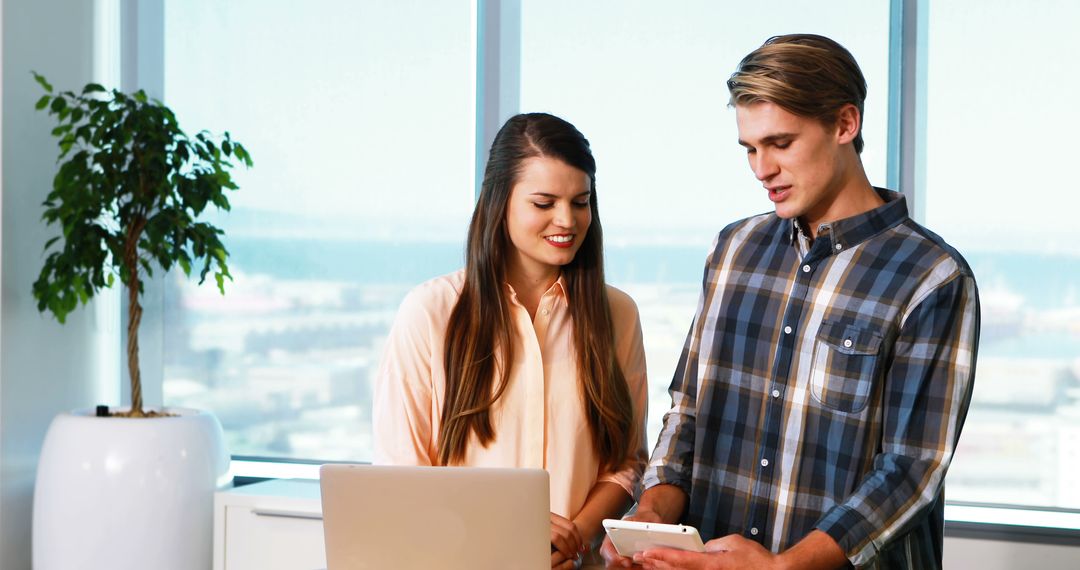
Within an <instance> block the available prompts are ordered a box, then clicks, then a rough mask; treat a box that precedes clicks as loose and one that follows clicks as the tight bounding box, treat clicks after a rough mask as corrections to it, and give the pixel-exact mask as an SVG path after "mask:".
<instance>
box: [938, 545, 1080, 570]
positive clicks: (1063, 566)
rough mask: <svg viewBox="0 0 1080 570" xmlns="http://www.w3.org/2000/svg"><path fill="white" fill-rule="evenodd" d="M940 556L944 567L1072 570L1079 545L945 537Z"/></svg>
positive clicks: (1079, 564) (1079, 560) (1079, 558)
mask: <svg viewBox="0 0 1080 570" xmlns="http://www.w3.org/2000/svg"><path fill="white" fill-rule="evenodd" d="M944 558H945V559H944V560H943V565H944V567H945V568H950V569H951V568H957V569H964V568H977V569H978V570H1016V569H1017V568H1020V569H1023V568H1038V569H1039V570H1076V569H1077V568H1080V546H1059V545H1052V544H1031V543H1026V542H1004V541H998V540H976V539H970V538H946V539H945V552H944Z"/></svg>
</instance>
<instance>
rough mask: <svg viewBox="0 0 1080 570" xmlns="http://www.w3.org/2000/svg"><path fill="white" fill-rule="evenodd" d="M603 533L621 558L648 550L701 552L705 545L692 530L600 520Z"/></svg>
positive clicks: (688, 527)
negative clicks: (666, 549) (605, 532)
mask: <svg viewBox="0 0 1080 570" xmlns="http://www.w3.org/2000/svg"><path fill="white" fill-rule="evenodd" d="M604 530H606V531H607V535H608V536H609V537H611V543H612V544H614V545H615V550H617V551H618V552H619V554H620V555H622V556H633V555H634V553H635V552H641V551H642V550H649V549H650V548H677V549H679V550H689V551H691V552H705V545H704V544H702V542H701V537H700V536H699V535H698V531H697V529H696V528H694V527H692V526H684V525H681V524H662V523H651V522H639V521H624V520H619V519H604Z"/></svg>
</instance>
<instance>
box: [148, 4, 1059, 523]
mask: <svg viewBox="0 0 1080 570" xmlns="http://www.w3.org/2000/svg"><path fill="white" fill-rule="evenodd" d="M508 4H512V5H515V8H516V7H517V6H516V4H517V3H515V2H510V3H508ZM926 4H927V3H925V2H918V3H916V4H911V3H907V2H901V1H900V0H893V1H888V0H875V1H871V2H867V1H860V0H845V1H840V2H833V3H830V4H829V5H828V7H827V9H826V8H823V7H822V5H820V4H814V3H806V2H800V1H797V0H784V1H775V0H774V1H769V2H765V3H759V4H755V5H753V6H751V5H746V6H733V5H719V4H717V3H714V2H706V1H700V0H699V1H689V2H682V3H679V4H678V5H677V6H671V5H661V4H659V3H655V2H624V1H616V0H596V1H592V2H585V3H582V2H573V1H571V0H552V1H547V2H540V1H533V0H523V1H522V2H520V6H519V7H520V22H519V23H520V27H519V28H518V27H517V25H516V23H515V24H514V25H508V28H513V29H512V30H500V31H502V32H509V33H508V34H504V35H503V36H502V37H500V38H499V40H498V41H499V42H507V41H509V42H510V44H508V45H507V46H506V51H505V52H500V53H498V54H496V55H498V56H505V55H506V54H511V56H510V57H509V58H508V59H509V61H508V62H507V61H502V58H499V59H500V61H499V63H498V65H499V66H506V65H509V66H511V67H512V68H513V69H512V73H507V74H506V75H505V76H503V77H501V79H503V80H505V79H506V78H507V77H510V78H512V81H514V82H516V83H515V84H514V87H515V88H516V89H517V91H515V92H514V93H513V95H512V96H511V97H508V98H505V99H503V100H498V98H493V99H492V101H494V102H491V101H487V100H486V99H485V100H484V101H483V105H484V108H485V109H487V106H488V105H494V106H498V105H505V104H507V103H506V101H507V100H509V101H512V106H513V107H514V108H511V109H502V108H500V109H499V111H500V112H501V113H502V114H503V116H502V117H500V118H505V116H508V115H509V114H510V113H513V112H517V111H518V110H521V111H547V112H551V113H554V114H557V115H559V116H562V117H564V118H566V119H567V120H569V121H571V122H573V123H574V124H575V125H577V126H578V127H579V128H580V129H581V130H582V132H583V133H585V135H586V136H587V137H588V138H589V140H590V141H591V142H592V145H593V149H594V153H595V155H596V159H597V163H598V173H597V183H598V188H599V191H598V194H599V200H600V202H601V205H602V208H601V210H602V217H603V221H604V226H605V234H606V235H605V237H606V245H607V250H606V254H607V262H608V266H607V271H608V277H609V280H610V281H611V282H612V283H613V284H614V285H616V286H618V287H620V288H622V289H624V290H626V291H627V292H628V293H630V294H631V295H632V296H633V297H634V298H635V300H636V301H637V302H638V305H639V308H640V310H641V315H642V324H643V328H644V334H645V345H646V350H647V358H648V362H649V378H650V423H649V438H650V441H651V440H653V439H654V438H655V436H656V433H657V431H658V429H659V424H660V418H661V416H662V414H663V412H664V411H666V409H667V407H668V405H669V399H668V395H667V392H666V390H667V386H668V383H669V381H670V378H671V374H672V372H673V371H674V369H675V363H676V360H677V358H678V356H679V352H680V350H681V347H682V342H683V339H684V337H685V334H686V331H687V328H688V327H689V323H690V319H691V318H692V316H693V313H694V309H695V305H696V302H697V295H698V292H699V287H700V279H701V270H702V266H703V262H704V259H705V256H706V254H707V253H708V250H709V246H710V244H711V242H712V239H713V237H714V236H715V234H716V232H717V231H718V230H719V229H720V228H722V227H723V226H724V225H726V224H727V223H729V222H731V221H734V220H736V219H739V218H742V217H745V216H748V215H752V214H756V213H759V212H764V211H768V210H769V209H771V206H770V204H769V203H768V202H767V201H766V200H765V198H764V196H762V194H761V190H760V185H759V183H758V182H757V181H756V180H755V179H754V178H753V176H752V174H751V172H750V170H749V168H748V167H747V165H746V162H745V158H744V155H743V153H742V152H741V150H740V149H739V148H738V147H737V145H736V142H735V141H736V138H737V137H736V129H735V122H734V113H733V111H732V110H730V109H728V108H727V106H726V103H727V97H728V95H727V90H726V88H725V86H724V81H725V80H726V78H727V76H728V75H729V74H730V73H731V71H732V70H733V69H734V67H735V65H736V63H737V62H738V60H739V59H740V58H741V57H742V56H743V55H745V54H746V53H748V52H749V51H750V50H752V49H754V48H755V47H757V46H758V45H760V43H761V42H762V41H763V40H764V39H765V38H766V37H768V36H769V35H772V34H779V33H787V32H794V31H799V32H814V33H821V34H824V35H828V36H830V37H833V38H835V39H837V40H838V41H840V42H841V43H842V44H844V45H845V46H847V47H848V48H849V49H850V50H851V51H852V52H853V54H854V55H855V57H856V59H857V60H858V61H859V63H860V65H861V66H862V68H863V71H864V73H865V75H866V78H867V81H868V83H869V88H870V90H869V97H868V100H867V103H866V113H865V123H864V127H863V132H864V138H865V139H866V149H865V150H864V152H863V162H864V165H865V167H866V170H867V173H868V175H869V177H870V179H871V181H872V182H874V183H875V184H879V185H886V177H887V175H889V176H892V177H893V178H896V176H897V172H896V171H895V170H896V168H899V167H895V168H894V169H893V171H890V172H886V170H887V162H888V152H889V148H888V145H889V140H890V138H889V137H890V134H891V135H893V137H894V139H895V135H896V133H895V132H894V133H889V132H888V131H889V125H890V123H889V120H888V119H889V117H888V113H889V108H888V105H889V103H888V101H889V92H890V89H893V90H896V89H897V86H896V85H890V76H893V77H897V76H899V75H900V74H899V73H898V70H899V67H898V65H897V64H896V63H895V62H898V61H900V58H899V57H897V55H898V52H897V50H898V49H900V50H902V49H906V48H910V47H911V45H914V44H918V45H917V48H916V49H918V50H920V52H921V53H922V54H924V55H925V56H926V57H925V59H920V60H918V61H917V63H916V66H917V68H916V69H917V77H918V78H919V81H923V82H925V83H923V84H922V85H921V86H920V88H922V87H925V95H926V99H925V101H924V102H925V104H926V107H925V110H918V111H917V112H920V113H923V112H925V115H923V116H921V117H920V119H922V120H921V121H920V122H919V123H918V124H919V125H920V127H919V128H920V129H923V130H920V131H918V137H921V138H918V139H917V140H918V143H917V144H919V145H925V154H924V156H925V161H924V162H922V163H919V164H917V165H916V168H915V171H916V174H917V175H919V176H922V179H919V178H916V179H915V184H914V198H915V199H914V205H915V208H914V211H913V212H912V213H913V215H914V216H915V218H916V219H917V220H919V221H920V222H923V223H925V225H927V226H928V227H929V228H930V229H931V230H933V231H935V232H937V233H939V234H941V235H942V236H943V237H944V238H945V239H946V240H947V241H949V242H950V243H951V244H953V245H954V246H956V247H957V248H958V249H959V250H960V251H961V252H962V253H963V254H964V255H965V257H966V258H967V259H968V261H969V262H970V263H971V265H972V267H973V269H974V271H975V274H976V277H977V279H978V282H979V285H980V288H981V296H982V303H983V323H982V324H983V326H982V339H981V346H980V358H979V369H978V373H977V378H976V389H975V396H974V400H973V404H972V408H971V411H970V414H969V417H968V420H967V425H966V427H965V431H964V436H963V438H962V439H961V442H960V447H959V448H958V450H957V456H956V460H955V462H954V464H953V467H952V469H951V470H950V473H949V498H950V501H953V502H955V501H959V502H960V503H965V502H968V503H985V502H991V503H1009V504H1014V505H1035V506H1045V507H1052V508H1062V507H1063V508H1074V509H1075V508H1080V491H1077V490H1076V488H1077V485H1076V484H1075V482H1076V475H1075V473H1076V472H1077V471H1080V462H1078V460H1077V459H1076V458H1077V457H1080V406H1078V401H1080V360H1078V359H1077V355H1080V327H1078V326H1077V325H1076V324H1075V323H1076V322H1077V321H1078V317H1080V285H1078V284H1080V262H1078V261H1080V260H1078V257H1080V246H1077V245H1076V243H1077V232H1076V230H1075V229H1073V228H1072V226H1071V225H1070V223H1069V222H1070V221H1071V220H1070V217H1071V215H1072V213H1073V212H1075V211H1077V210H1078V209H1080V196H1078V194H1077V193H1076V192H1075V191H1074V190H1072V189H1071V188H1072V186H1075V185H1074V184H1073V185H1072V186H1070V184H1072V183H1071V182H1070V179H1069V177H1068V166H1069V165H1070V164H1071V162H1070V158H1071V155H1070V154H1069V146H1068V142H1069V141H1068V139H1067V133H1070V132H1073V131H1075V130H1077V128H1078V127H1080V112H1077V111H1076V109H1075V105H1074V104H1073V103H1072V102H1073V101H1074V100H1076V99H1077V98H1078V95H1080V93H1078V91H1080V82H1078V80H1077V79H1076V78H1074V77H1073V76H1072V75H1069V74H1068V73H1063V72H1062V70H1067V69H1071V67H1072V64H1073V62H1072V60H1071V59H1070V58H1069V54H1071V53H1072V52H1073V51H1075V50H1072V49H1071V47H1072V46H1071V44H1069V40H1068V38H1070V37H1071V33H1070V32H1071V31H1072V30H1071V28H1070V27H1069V26H1070V24H1071V23H1072V22H1075V21H1077V20H1078V19H1080V7H1076V6H1071V5H1068V4H1067V3H1061V2H1056V3H1050V2H1040V3H1034V4H1031V3H1029V4H1025V5H1016V6H1014V5H1013V4H1011V3H1007V2H1000V1H995V2H991V3H985V2H975V1H974V0H958V1H957V2H952V3H947V4H943V3H935V4H934V5H933V11H931V12H929V13H926V12H923V13H922V14H920V15H921V16H922V17H925V20H922V21H921V22H920V24H919V25H920V26H924V27H920V28H919V35H920V38H919V39H918V40H915V39H913V38H915V37H916V36H915V35H914V34H913V35H908V34H907V32H905V34H904V37H905V38H906V39H905V40H904V42H906V43H903V44H902V45H901V46H900V47H899V48H897V47H896V44H895V43H894V47H893V53H891V54H890V39H893V40H894V42H895V39H896V31H897V30H896V28H891V27H890V18H892V19H893V24H894V25H895V23H896V18H897V14H898V8H905V7H910V6H916V5H917V6H918V7H919V9H920V10H925V9H927V8H928V6H927V5H926ZM483 6H484V2H483V1H479V0H455V1H454V2H423V1H420V0H411V1H407V2H369V1H365V2H352V3H350V2H329V1H327V0H320V1H318V2H313V3H306V4H304V5H303V6H302V7H300V6H297V5H293V4H289V3H270V4H267V3H264V2H258V1H255V0H246V1H242V2H241V1H233V2H228V3H220V2H214V1H212V0H188V1H186V2H182V3H181V2H176V1H167V2H166V4H165V11H166V13H165V18H164V20H165V61H164V69H165V73H164V77H165V99H166V100H167V101H168V102H169V104H170V105H171V106H173V107H174V108H175V110H176V111H177V112H178V114H179V116H180V119H181V124H183V125H184V126H185V127H186V128H188V129H193V128H204V127H205V128H208V129H210V130H212V131H215V132H220V131H221V130H223V129H229V130H230V132H231V133H232V134H233V135H234V136H235V137H236V138H237V139H238V140H240V141H241V142H243V143H245V144H246V145H247V146H248V147H249V148H250V150H251V151H252V153H253V155H254V158H255V161H256V167H255V168H254V169H253V170H251V171H250V172H244V171H241V172H238V174H237V180H238V182H239V184H240V185H241V190H240V191H239V192H237V193H236V194H235V195H234V198H233V203H234V209H233V212H232V213H231V214H227V215H222V216H219V217H217V218H215V221H216V222H218V223H219V224H220V225H221V226H222V227H224V228H225V229H226V231H227V236H226V237H227V241H226V243H227V245H228V246H229V247H230V250H231V252H232V257H231V267H232V270H233V272H234V274H235V275H236V276H237V279H236V281H235V282H234V283H231V284H229V285H228V293H227V295H226V296H225V297H220V296H219V295H218V294H217V292H216V291H215V290H214V289H213V288H212V287H203V288H196V287H195V286H194V284H193V283H192V282H190V281H187V280H184V279H180V278H178V277H176V276H175V275H173V276H169V277H167V278H166V279H165V289H166V292H165V299H166V301H165V315H164V319H163V322H164V331H165V339H164V346H165V350H164V362H163V367H164V378H165V379H164V392H165V400H166V402H168V403H169V404H170V405H186V406H195V407H200V408H206V409H210V410H212V411H214V412H215V413H216V414H217V415H218V416H219V417H220V418H221V420H222V423H223V424H224V426H225V428H226V434H227V438H228V441H229V445H230V447H231V448H232V450H233V452H234V453H235V454H237V455H245V456H247V455H251V456H263V457H272V458H294V459H305V458H306V459H319V460H336V459H342V460H364V459H366V458H368V457H370V447H369V446H370V403H369V402H370V399H369V397H370V379H371V375H372V374H373V373H374V371H375V367H376V366H377V365H378V358H379V353H380V350H381V345H382V341H383V338H384V337H385V335H386V332H387V330H388V328H389V326H390V324H391V322H392V320H393V318H394V314H395V312H396V309H397V306H398V303H399V301H400V299H401V298H402V296H403V295H404V294H405V292H406V291H408V290H409V289H410V288H412V287H413V286H415V285H416V284H418V283H420V282H421V281H424V280H426V279H428V278H430V277H432V276H435V275H439V274H442V273H446V272H449V271H452V270H454V269H456V268H457V267H459V266H460V265H461V263H462V255H461V252H462V245H463V243H462V242H463V238H464V235H465V228H466V226H467V224H468V217H469V214H470V212H471V210H472V203H473V200H474V192H475V178H474V173H475V166H474V165H475V164H476V158H477V157H476V156H475V152H476V151H475V150H474V149H475V148H476V146H477V145H476V144H475V143H474V138H475V137H474V132H475V131H477V130H478V129H477V125H478V123H479V122H482V121H484V120H485V119H481V118H479V117H477V116H476V113H475V107H476V104H477V103H476V101H477V100H478V99H477V94H476V90H475V85H476V74H475V71H474V67H475V60H476V58H477V48H478V46H477V45H476V40H475V39H474V38H475V34H474V30H475V28H476V27H477V19H478V12H480V11H482V10H483ZM509 12H513V13H514V14H516V11H515V10H510V11H509ZM509 12H508V13H509ZM501 17H506V16H505V14H504V16H501ZM511 17H512V18H516V16H511ZM500 25H501V24H500ZM923 34H925V35H923ZM891 36H893V37H891ZM1035 39H1037V40H1038V41H1034V40H1035ZM286 40H287V41H286ZM1029 40H1030V41H1029ZM498 45H500V46H501V45H503V44H502V43H499V44H498ZM921 50H926V51H921ZM516 53H519V54H520V57H517V56H516V55H513V54H516ZM890 55H891V56H892V57H893V61H894V63H893V64H892V66H893V67H890V65H891V64H890ZM491 56H492V54H490V53H489V54H487V57H489V58H490V57H491ZM502 71H506V70H502ZM511 90H512V91H513V90H514V89H511ZM920 93H923V92H921V91H920ZM488 95H490V94H488ZM920 96H921V95H920ZM481 99H483V97H481ZM918 104H919V105H921V104H922V103H918ZM920 109H921V108H920ZM909 111H910V109H905V110H904V112H909ZM894 118H895V117H894ZM489 126H490V125H485V127H489ZM894 128H895V127H894ZM480 147H481V148H483V145H480ZM905 152H906V150H905ZM894 158H895V157H894ZM954 512H956V511H955V509H954ZM1031 512H1032V513H1035V514H1036V515H1037V517H1036V519H1038V520H1049V519H1048V518H1046V517H1043V516H1042V515H1041V514H1039V513H1036V512H1035V511H1031ZM1058 514H1065V513H1058ZM998 515H1001V516H1004V517H1012V518H1004V519H1001V520H1005V521H1009V520H1017V519H1015V516H1014V515H1013V514H1012V513H1005V514H1002V513H998ZM1036 519H1031V520H1036ZM1024 524H1028V523H1024ZM1033 524H1039V523H1037V522H1036V523H1033ZM1051 524H1058V523H1051ZM1062 524H1064V523H1062ZM1068 524H1074V523H1068ZM1058 526H1061V525H1058ZM1074 526H1075V524H1074Z"/></svg>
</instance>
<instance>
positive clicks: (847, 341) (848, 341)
mask: <svg viewBox="0 0 1080 570" xmlns="http://www.w3.org/2000/svg"><path fill="white" fill-rule="evenodd" d="M844 348H851V339H850V338H845V339H844Z"/></svg>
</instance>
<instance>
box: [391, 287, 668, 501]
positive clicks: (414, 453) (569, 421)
mask: <svg viewBox="0 0 1080 570" xmlns="http://www.w3.org/2000/svg"><path fill="white" fill-rule="evenodd" d="M464 281H465V274H464V271H458V272H456V273H452V274H449V275H445V276H443V277H438V278H436V279H433V280H431V281H428V282H427V283H424V284H422V285H420V286H419V287H417V288H416V289H414V290H413V291H412V292H411V293H409V295H408V296H406V298H405V300H404V301H402V303H401V308H400V309H399V310H398V315H397V319H396V321H395V322H394V326H393V328H392V329H391V331H390V337H389V338H388V339H387V343H386V349H385V353H384V356H383V361H382V365H381V366H380V369H379V372H378V374H377V376H376V380H375V389H374V398H373V406H372V407H373V424H374V428H373V430H374V447H375V462H376V463H382V464H396V465H433V464H437V463H438V449H437V444H438V438H439V426H440V422H441V418H442V406H443V403H444V402H445V401H446V374H445V366H444V362H445V360H444V355H443V351H444V347H445V342H446V325H447V322H448V321H449V320H450V312H451V311H452V310H453V308H454V305H455V304H456V303H457V300H458V297H459V296H460V295H461V288H462V285H463V283H464ZM506 287H507V291H508V295H507V297H508V298H509V301H510V307H511V315H512V319H513V327H514V330H513V332H514V334H513V337H514V340H515V342H516V343H517V344H516V345H515V347H514V361H513V362H512V363H511V367H510V381H509V384H508V386H507V388H506V390H505V391H504V392H503V394H502V397H500V398H499V400H497V401H496V403H495V405H494V406H493V407H492V409H491V421H492V427H493V428H494V432H495V441H493V442H491V443H489V444H488V446H487V447H483V446H481V445H480V443H479V442H478V441H477V440H476V435H475V434H473V435H472V439H471V441H470V443H469V445H468V448H467V450H466V456H465V461H464V463H463V464H464V465H471V466H477V467H535V468H542V469H547V471H548V473H549V476H550V484H551V495H550V498H551V511H552V512H554V513H556V514H558V515H561V516H563V517H566V518H571V519H572V518H573V517H574V516H576V515H577V514H578V512H579V511H580V510H581V507H582V506H583V505H584V504H585V499H586V497H587V496H588V494H589V491H590V490H591V489H592V488H593V486H594V485H595V484H596V483H597V482H600V481H610V482H613V483H617V484H618V485H621V486H622V487H623V488H624V489H626V491H627V493H629V494H631V495H632V494H633V493H634V487H635V485H636V484H637V483H639V480H640V475H641V471H642V469H643V468H644V465H645V461H646V459H647V458H648V451H647V450H646V448H645V438H644V435H643V434H644V429H645V407H646V402H647V386H646V380H645V351H644V348H643V345H642V339H641V323H640V320H639V318H638V312H637V306H636V305H635V304H634V301H633V300H632V299H631V298H630V297H629V296H628V295H627V294H626V293H623V292H622V291H619V290H618V289H615V288H614V287H610V286H609V287H608V288H607V295H608V302H609V304H610V305H611V317H612V320H613V323H614V329H615V354H616V358H617V360H618V363H619V366H621V367H622V371H623V375H624V376H625V377H626V382H627V385H628V387H629V389H630V397H631V398H632V399H633V402H634V414H635V424H636V425H637V426H638V430H639V433H640V434H642V435H640V436H639V437H638V438H636V440H635V441H633V442H629V443H628V445H629V446H630V450H631V451H630V457H631V460H632V461H631V462H630V464H629V466H628V467H626V468H625V469H623V470H622V471H618V472H602V471H601V469H600V459H599V456H598V455H597V454H596V452H595V450H594V448H593V443H592V436H591V432H590V430H589V425H588V419H587V417H586V415H585V404H584V399H583V398H584V394H583V392H582V386H581V382H580V381H579V379H578V371H577V359H576V356H575V355H576V351H575V349H574V343H573V322H572V320H571V315H570V305H569V303H571V302H573V299H569V298H568V296H567V292H566V290H565V288H564V285H563V281H562V279H561V278H560V279H559V280H558V281H557V282H556V283H555V284H553V285H552V286H551V288H550V289H548V291H547V292H546V293H544V295H543V297H542V298H541V299H540V305H539V307H538V308H537V310H536V316H535V318H531V317H530V316H529V312H528V311H527V310H526V309H525V307H524V306H522V305H521V304H520V303H519V302H518V300H517V295H516V294H515V293H514V290H513V288H512V287H510V285H509V284H507V285H506Z"/></svg>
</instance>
